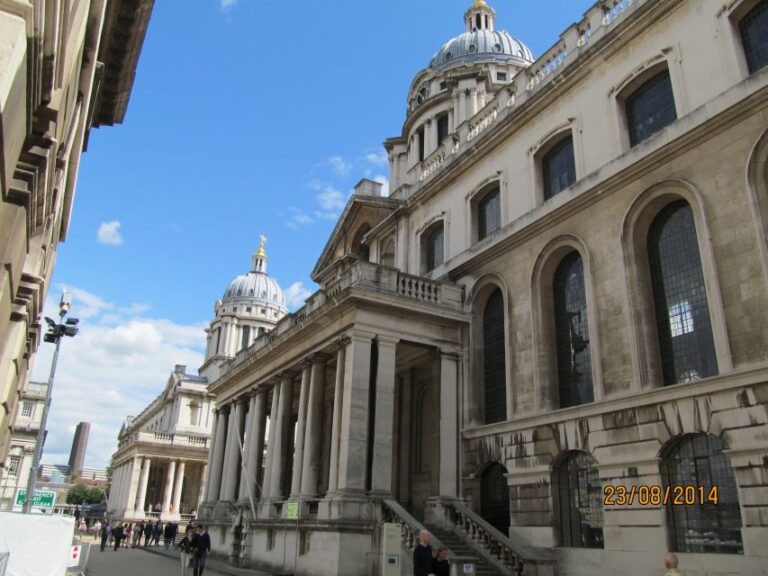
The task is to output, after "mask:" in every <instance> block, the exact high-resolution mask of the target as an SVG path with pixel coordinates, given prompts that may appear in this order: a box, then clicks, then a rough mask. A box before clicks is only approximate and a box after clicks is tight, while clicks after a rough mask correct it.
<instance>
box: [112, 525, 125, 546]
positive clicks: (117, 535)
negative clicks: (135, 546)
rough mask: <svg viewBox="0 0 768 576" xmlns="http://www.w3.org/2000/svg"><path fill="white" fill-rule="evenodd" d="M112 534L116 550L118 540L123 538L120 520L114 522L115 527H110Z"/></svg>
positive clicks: (118, 544) (118, 543)
mask: <svg viewBox="0 0 768 576" xmlns="http://www.w3.org/2000/svg"><path fill="white" fill-rule="evenodd" d="M112 536H114V538H115V549H114V551H115V552H117V550H118V548H120V541H121V540H122V539H123V525H122V524H120V522H116V523H115V527H114V528H113V529H112Z"/></svg>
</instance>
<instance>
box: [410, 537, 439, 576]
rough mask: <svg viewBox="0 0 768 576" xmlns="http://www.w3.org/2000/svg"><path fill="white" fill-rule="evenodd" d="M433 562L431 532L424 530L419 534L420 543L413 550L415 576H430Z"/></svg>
mask: <svg viewBox="0 0 768 576" xmlns="http://www.w3.org/2000/svg"><path fill="white" fill-rule="evenodd" d="M433 561H434V556H433V555H432V547H431V546H430V545H429V532H427V531H426V530H422V531H421V532H419V543H418V544H417V545H416V547H415V548H414V549H413V576H430V574H432V562H433Z"/></svg>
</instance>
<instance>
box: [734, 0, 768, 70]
mask: <svg viewBox="0 0 768 576" xmlns="http://www.w3.org/2000/svg"><path fill="white" fill-rule="evenodd" d="M739 33H740V35H741V44H742V46H743V47H744V56H745V57H746V59H747V67H748V68H749V73H750V74H752V73H753V72H757V71H758V70H760V69H761V68H763V67H765V65H766V64H768V0H761V1H760V2H758V3H757V4H756V5H755V6H753V7H752V9H751V10H750V11H749V12H747V13H746V15H745V16H744V18H742V19H741V21H740V22H739Z"/></svg>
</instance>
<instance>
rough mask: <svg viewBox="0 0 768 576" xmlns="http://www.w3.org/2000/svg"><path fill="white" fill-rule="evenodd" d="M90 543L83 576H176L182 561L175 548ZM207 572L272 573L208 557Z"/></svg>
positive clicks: (231, 575) (235, 575)
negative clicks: (118, 547)
mask: <svg viewBox="0 0 768 576" xmlns="http://www.w3.org/2000/svg"><path fill="white" fill-rule="evenodd" d="M84 542H88V543H90V544H91V553H90V557H89V559H88V566H87V567H86V570H85V576H136V575H141V574H151V575H152V576H179V575H180V574H181V560H180V558H179V552H178V550H168V551H166V550H165V549H164V548H163V547H162V546H157V547H150V548H136V549H131V548H120V549H119V550H117V551H114V550H113V549H112V548H108V549H107V550H105V551H104V552H101V551H100V550H99V544H98V543H97V542H94V541H93V540H92V539H90V538H87V539H84ZM204 574H205V575H206V576H207V575H211V576H214V575H217V576H272V575H271V574H270V573H268V572H259V571H257V570H243V569H240V568H233V567H231V566H228V565H227V564H225V563H223V562H220V561H218V560H213V559H211V558H209V559H208V560H207V561H206V563H205V572H204ZM186 576H192V568H188V569H187V571H186Z"/></svg>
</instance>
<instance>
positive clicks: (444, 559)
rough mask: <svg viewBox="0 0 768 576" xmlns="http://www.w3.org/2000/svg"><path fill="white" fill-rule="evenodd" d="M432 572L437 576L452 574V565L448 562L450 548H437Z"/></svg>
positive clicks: (449, 575)
mask: <svg viewBox="0 0 768 576" xmlns="http://www.w3.org/2000/svg"><path fill="white" fill-rule="evenodd" d="M432 573H433V574H434V575H435V576H451V565H450V563H449V562H448V550H447V549H446V547H445V546H440V548H438V549H437V556H436V557H435V560H434V562H432Z"/></svg>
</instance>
